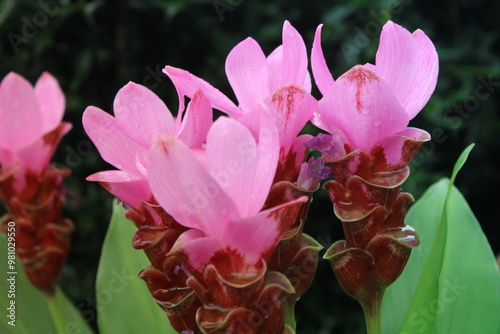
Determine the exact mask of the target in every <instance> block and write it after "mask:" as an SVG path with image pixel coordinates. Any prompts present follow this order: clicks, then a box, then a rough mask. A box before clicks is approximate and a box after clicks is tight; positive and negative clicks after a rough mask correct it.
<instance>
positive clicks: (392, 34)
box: [375, 21, 419, 106]
mask: <svg viewBox="0 0 500 334" xmlns="http://www.w3.org/2000/svg"><path fill="white" fill-rule="evenodd" d="M418 64H419V51H418V46H417V43H416V42H415V39H414V38H413V36H412V35H411V34H410V32H409V31H408V30H406V29H405V28H403V27H401V26H399V25H397V24H395V23H393V22H392V21H389V22H387V23H386V24H385V25H384V27H383V28H382V34H381V35H380V45H379V48H378V50H377V55H376V60H375V66H376V73H377V75H378V76H379V77H380V78H382V79H384V81H385V82H387V83H388V84H389V86H390V87H391V88H392V92H393V94H394V96H395V97H396V99H397V100H398V101H399V103H400V104H401V105H403V106H404V103H405V101H406V99H407V98H408V95H409V94H410V91H411V90H412V87H413V84H414V82H415V78H416V76H417V71H418Z"/></svg>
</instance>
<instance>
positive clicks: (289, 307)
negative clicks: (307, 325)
mask: <svg viewBox="0 0 500 334" xmlns="http://www.w3.org/2000/svg"><path fill="white" fill-rule="evenodd" d="M285 324H286V325H288V326H290V328H291V329H293V332H294V333H295V332H296V327H297V323H296V321H295V303H292V302H290V301H289V300H287V301H285Z"/></svg>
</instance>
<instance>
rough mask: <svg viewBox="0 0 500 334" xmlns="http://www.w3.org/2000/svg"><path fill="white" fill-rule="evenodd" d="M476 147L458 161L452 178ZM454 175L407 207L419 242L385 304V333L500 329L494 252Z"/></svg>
mask: <svg viewBox="0 0 500 334" xmlns="http://www.w3.org/2000/svg"><path fill="white" fill-rule="evenodd" d="M471 149H472V147H471V146H469V147H468V148H467V149H466V150H465V151H464V153H463V154H462V155H461V156H460V158H459V159H458V161H457V164H456V165H455V168H454V171H453V175H452V180H454V179H455V177H456V174H457V173H458V171H459V169H460V168H461V167H462V166H463V164H464V162H465V160H466V159H467V155H468V154H469V152H470V150H471ZM452 180H448V179H442V180H440V181H439V182H437V183H436V184H434V185H433V186H431V187H430V188H429V189H428V190H427V192H426V193H425V194H424V195H423V196H422V198H421V199H420V200H419V201H417V202H416V203H415V204H414V205H413V207H412V208H411V209H410V210H409V212H408V215H407V217H406V223H407V224H409V225H411V226H413V227H414V228H415V229H416V230H417V232H418V234H419V236H420V241H421V244H420V246H419V247H417V248H416V249H414V250H413V252H412V255H411V257H410V260H409V261H408V264H407V266H406V268H405V270H404V272H403V274H402V275H401V277H400V278H399V279H398V280H397V281H396V282H395V283H394V284H393V285H391V286H390V287H389V288H388V289H387V291H386V293H385V296H384V300H383V303H382V332H383V333H401V334H406V333H407V334H410V333H498V332H499V329H500V327H499V326H500V323H499V321H498V310H499V309H500V275H499V271H498V266H497V264H496V261H495V257H494V255H493V252H492V250H491V248H490V246H489V244H488V241H487V239H486V237H485V235H484V233H483V232H482V230H481V227H480V225H479V223H478V221H477V220H476V218H475V217H474V214H473V213H472V211H471V209H470V207H469V206H468V204H467V202H466V200H465V199H464V198H463V196H462V195H461V194H460V192H459V191H458V189H456V188H455V187H454V186H453V184H452Z"/></svg>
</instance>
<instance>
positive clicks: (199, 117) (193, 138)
mask: <svg viewBox="0 0 500 334" xmlns="http://www.w3.org/2000/svg"><path fill="white" fill-rule="evenodd" d="M212 119H213V113H212V107H211V105H210V101H208V99H207V98H206V97H205V96H204V95H203V94H202V93H201V91H198V92H196V93H195V94H194V96H193V99H192V100H191V102H190V103H189V104H188V107H187V110H186V114H185V115H184V117H183V119H182V123H181V128H180V129H179V130H177V138H179V139H181V140H182V141H183V142H185V143H186V144H187V145H188V146H189V147H201V146H202V145H203V143H205V141H206V139H207V133H208V129H210V126H211V125H212V122H213V120H212Z"/></svg>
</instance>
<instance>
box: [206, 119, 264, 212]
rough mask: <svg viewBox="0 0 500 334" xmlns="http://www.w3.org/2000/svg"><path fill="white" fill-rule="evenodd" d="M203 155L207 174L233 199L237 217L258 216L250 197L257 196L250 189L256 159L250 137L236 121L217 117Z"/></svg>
mask: <svg viewBox="0 0 500 334" xmlns="http://www.w3.org/2000/svg"><path fill="white" fill-rule="evenodd" d="M206 153H207V162H208V167H209V171H210V174H211V175H212V177H213V178H214V179H215V180H217V183H218V184H219V185H220V186H221V187H222V188H223V189H224V191H225V192H226V193H227V194H228V196H229V197H230V198H232V199H233V202H234V204H235V205H236V207H237V208H238V211H239V216H248V215H251V214H255V213H256V212H258V211H259V210H260V208H254V206H253V205H254V203H253V202H254V199H253V197H254V196H256V195H257V196H259V195H260V194H256V193H255V191H253V185H254V179H255V178H256V175H255V173H256V171H257V160H258V158H259V157H258V152H257V143H256V142H255V139H254V137H253V135H252V133H251V132H250V131H249V130H248V129H247V128H246V127H245V126H244V125H243V124H241V123H239V122H238V121H236V120H234V119H230V118H227V117H220V118H219V119H217V121H215V122H214V124H213V126H212V128H211V129H210V131H209V132H208V137H207V145H206ZM262 204H263V203H261V205H262Z"/></svg>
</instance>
